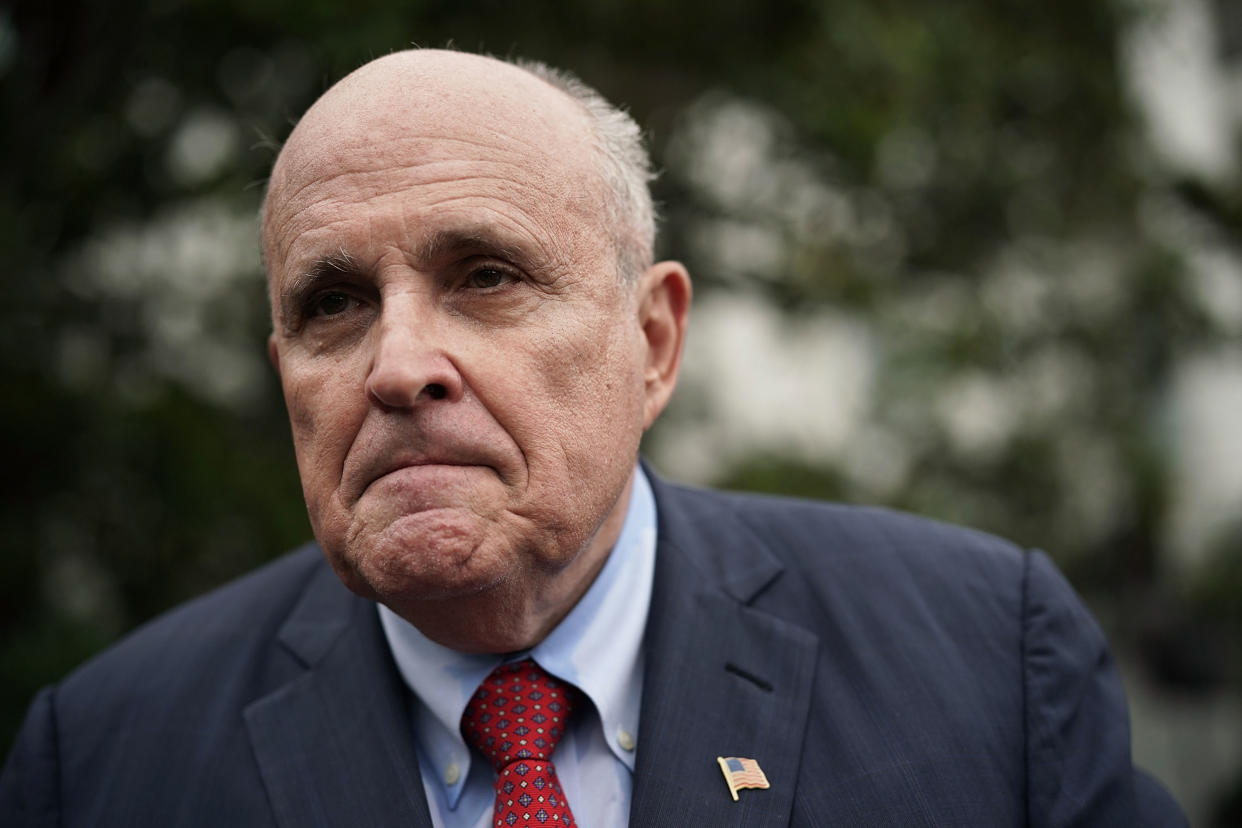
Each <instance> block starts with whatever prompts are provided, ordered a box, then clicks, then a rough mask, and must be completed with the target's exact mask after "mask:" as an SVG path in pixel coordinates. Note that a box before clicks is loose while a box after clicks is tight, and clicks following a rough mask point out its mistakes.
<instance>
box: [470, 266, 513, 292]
mask: <svg viewBox="0 0 1242 828" xmlns="http://www.w3.org/2000/svg"><path fill="white" fill-rule="evenodd" d="M515 279H516V277H515V276H514V275H513V274H512V273H510V272H509V271H507V270H504V269H502V268H499V267H491V266H484V267H476V268H475V269H474V270H472V271H470V274H469V275H468V276H467V277H466V285H467V286H468V287H471V288H474V289H475V290H488V289H489V288H498V287H500V286H501V285H504V284H507V283H508V282H512V281H514V280H515Z"/></svg>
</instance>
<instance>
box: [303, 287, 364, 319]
mask: <svg viewBox="0 0 1242 828" xmlns="http://www.w3.org/2000/svg"><path fill="white" fill-rule="evenodd" d="M357 306H358V300H357V299H355V298H354V297H352V296H350V295H349V294H348V293H343V292H341V291H339V290H330V291H328V292H326V293H321V294H319V295H318V296H316V297H315V298H314V299H312V300H311V306H310V310H311V315H312V316H339V315H341V314H342V313H345V312H346V311H348V310H353V309H354V308H355V307H357Z"/></svg>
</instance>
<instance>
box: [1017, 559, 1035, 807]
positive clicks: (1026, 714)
mask: <svg viewBox="0 0 1242 828" xmlns="http://www.w3.org/2000/svg"><path fill="white" fill-rule="evenodd" d="M1031 557H1032V555H1031V551H1030V550H1029V549H1026V550H1023V554H1022V600H1021V606H1020V607H1019V611H1020V613H1021V615H1020V617H1019V619H1018V621H1019V636H1018V651H1019V656H1020V657H1021V659H1022V782H1023V785H1022V797H1023V803H1022V806H1023V807H1022V811H1023V813H1024V814H1025V822H1026V824H1027V825H1030V824H1031V770H1032V768H1031V764H1032V763H1031V715H1030V704H1031V699H1030V694H1031V687H1030V684H1031V676H1030V669H1029V667H1030V665H1029V662H1028V655H1029V653H1028V646H1027V617H1028V615H1029V613H1030V583H1031Z"/></svg>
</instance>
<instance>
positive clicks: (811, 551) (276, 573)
mask: <svg viewBox="0 0 1242 828" xmlns="http://www.w3.org/2000/svg"><path fill="white" fill-rule="evenodd" d="M653 486H654V488H655V493H656V501H657V504H658V510H659V541H658V546H657V556H656V580H655V592H654V595H653V596H652V605H651V615H650V620H649V623H648V631H647V641H646V647H647V661H646V680H645V685H644V688H643V700H642V720H641V724H640V729H639V737H638V753H637V757H636V759H637V766H636V769H635V775H634V788H633V800H632V807H631V818H630V824H631V825H633V826H678V827H679V828H682V827H683V826H728V825H736V826H786V825H796V826H812V825H814V826H988V827H989V828H995V827H996V826H1010V825H1013V826H1018V825H1031V826H1069V825H1080V826H1112V825H1116V826H1126V828H1130V826H1136V825H1158V826H1166V825H1180V824H1184V819H1183V817H1182V816H1181V813H1180V811H1179V809H1178V808H1177V805H1176V804H1175V803H1174V802H1173V800H1172V799H1171V798H1170V797H1169V795H1168V794H1167V793H1166V792H1165V791H1164V790H1163V789H1162V788H1161V787H1160V786H1159V785H1158V784H1157V783H1155V782H1154V781H1153V780H1152V779H1151V778H1150V777H1148V776H1146V775H1144V774H1143V773H1141V772H1139V771H1136V770H1135V769H1134V768H1133V767H1132V765H1131V760H1130V738H1129V726H1128V722H1127V713H1126V706H1125V700H1124V697H1123V695H1122V690H1121V685H1120V682H1119V680H1118V677H1117V674H1116V672H1115V670H1114V668H1113V665H1112V662H1111V659H1110V657H1109V654H1108V650H1107V646H1106V643H1105V641H1104V638H1103V637H1102V635H1101V634H1100V631H1099V629H1098V628H1097V627H1096V625H1095V623H1094V622H1093V621H1092V619H1091V618H1090V616H1089V615H1088V614H1087V612H1086V611H1085V610H1084V609H1083V607H1082V605H1081V604H1080V603H1079V601H1078V600H1077V598H1076V597H1075V596H1074V594H1073V591H1072V590H1071V589H1070V588H1069V586H1068V585H1067V584H1066V582H1065V581H1064V580H1063V579H1062V578H1061V576H1060V575H1059V574H1058V573H1057V572H1056V570H1055V569H1054V568H1053V566H1052V565H1051V564H1050V563H1049V561H1048V560H1047V559H1046V558H1045V557H1044V556H1043V555H1042V554H1040V553H1038V552H1024V551H1022V550H1019V549H1017V548H1015V547H1013V546H1010V545H1008V544H1006V543H1004V542H1003V541H999V540H997V539H995V538H993V537H990V536H987V535H984V534H981V533H976V532H972V531H968V530H963V529H958V528H953V527H949V526H946V525H942V524H938V523H934V522H930V521H926V520H922V519H919V518H914V517H910V516H905V515H900V514H895V513H892V512H888V511H884V510H879V509H864V508H854V507H844V506H832V505H825V504H817V503H809V502H802V501H792V500H786V499H778V498H760V497H754V496H747V495H733V494H722V493H715V492H706V491H696V490H691V489H683V488H680V487H675V486H670V485H667V484H664V483H662V482H660V481H658V480H653ZM717 756H743V757H749V758H752V759H755V760H757V761H758V762H759V764H760V765H761V766H762V767H763V769H764V771H765V772H766V774H767V777H768V779H769V781H770V782H771V788H770V789H768V790H743V791H741V792H740V793H739V797H740V799H739V801H737V802H734V801H733V800H732V799H731V798H730V796H729V793H728V789H727V787H726V785H725V782H724V779H723V777H722V776H721V772H720V770H719V768H718V766H717V764H716V757H717ZM0 824H3V825H5V826H44V825H47V826H51V825H58V826H67V827H68V826H126V828H134V826H160V828H175V826H229V828H239V827H240V826H280V828H314V826H355V825H356V826H368V828H378V827H379V826H400V827H401V828H411V827H412V826H430V824H431V823H430V818H429V816H428V811H427V804H426V802H425V800H424V797H423V785H422V782H421V780H420V777H419V770H418V762H417V759H416V757H415V751H414V740H413V738H412V732H411V720H410V714H409V692H408V690H407V689H406V688H405V686H404V684H403V683H402V681H401V678H400V677H399V676H398V674H397V671H396V669H395V667H394V665H393V663H392V659H391V656H390V653H389V651H388V647H387V644H386V642H385V640H384V637H383V634H382V631H381V629H380V627H379V624H378V619H377V617H376V612H375V607H374V605H373V604H372V603H370V602H368V601H365V600H363V599H361V598H358V597H356V596H354V595H353V594H352V593H350V592H348V591H347V590H346V589H345V588H344V587H343V586H342V585H341V584H340V582H339V581H338V580H337V578H336V576H335V575H334V574H333V572H332V571H331V570H330V568H329V567H328V566H327V565H326V564H325V563H324V561H323V559H322V556H321V554H320V553H319V551H318V550H317V548H315V547H314V546H310V547H307V548H304V549H302V550H299V551H297V552H295V553H293V554H292V555H289V556H287V557H285V558H283V559H281V560H279V561H277V562H275V563H273V564H271V565H269V566H267V567H265V568H263V569H261V570H259V571H257V572H255V573H253V574H251V575H249V576H247V577H245V578H243V579H241V580H240V581H237V582H235V583H233V584H231V585H229V586H226V587H224V588H222V589H220V590H217V591H216V592H214V593H212V594H209V595H207V596H205V597H203V598H200V599H198V600H196V601H194V602H192V603H190V604H187V605H185V606H183V607H180V608H178V609H176V610H174V611H172V612H171V613H169V614H167V615H165V616H163V617H162V618H160V619H157V620H156V621H154V622H152V623H150V624H148V625H146V626H145V627H144V628H142V629H140V630H139V631H137V632H136V633H134V634H133V635H131V636H129V637H128V638H127V639H125V640H123V641H122V642H120V643H119V644H117V645H116V646H114V647H112V648H111V649H110V650H108V651H107V652H105V653H103V654H102V655H100V656H98V657H96V658H95V659H93V660H92V661H90V662H88V663H87V664H85V665H83V666H82V667H81V668H79V669H78V670H77V671H76V672H74V673H73V674H72V675H70V676H69V677H68V678H66V679H65V680H64V681H63V682H62V683H60V684H59V685H58V686H56V687H52V688H49V689H46V690H44V691H43V692H42V693H40V694H39V696H38V697H37V698H36V699H35V701H34V703H33V705H32V707H31V710H30V713H29V715H28V718H27V720H26V723H25V725H24V726H23V729H22V731H21V733H20V735H19V736H18V739H17V741H16V743H15V745H14V747H13V750H12V752H11V754H10V756H9V758H8V761H7V763H6V765H5V768H4V772H3V776H2V777H0ZM587 828H590V826H587Z"/></svg>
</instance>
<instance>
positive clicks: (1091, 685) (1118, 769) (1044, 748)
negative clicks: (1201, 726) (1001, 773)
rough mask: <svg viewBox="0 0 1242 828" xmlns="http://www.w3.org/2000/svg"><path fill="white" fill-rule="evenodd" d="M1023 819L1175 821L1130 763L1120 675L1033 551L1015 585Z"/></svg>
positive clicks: (1040, 822) (1167, 800)
mask: <svg viewBox="0 0 1242 828" xmlns="http://www.w3.org/2000/svg"><path fill="white" fill-rule="evenodd" d="M1022 611H1023V618H1022V621H1023V625H1022V634H1023V652H1022V657H1023V679H1024V681H1025V695H1026V706H1025V707H1026V710H1025V726H1026V757H1027V823H1028V824H1029V825H1031V826H1039V827H1040V828H1045V826H1046V827H1047V828H1053V826H1055V828H1069V826H1084V828H1085V826H1091V827H1092V828H1095V826H1126V828H1129V826H1160V828H1164V826H1178V825H1185V824H1186V818H1185V816H1184V815H1183V814H1182V812H1181V809H1180V808H1179V807H1178V805H1177V803H1176V802H1175V801H1174V800H1173V797H1172V796H1170V795H1169V793H1168V792H1167V791H1166V790H1164V788H1162V787H1161V786H1160V784H1159V783H1157V782H1156V781H1155V780H1154V779H1152V778H1151V777H1150V776H1148V775H1147V774H1145V773H1143V772H1142V771H1139V770H1137V769H1135V768H1134V766H1133V765H1132V764H1131V760H1130V723H1129V714H1128V712H1127V710H1126V700H1125V694H1124V693H1123V691H1122V687H1121V678H1120V676H1119V675H1118V673H1117V669H1116V665H1115V664H1114V663H1113V660H1112V656H1111V655H1110V653H1109V651H1108V644H1107V642H1106V641H1105V639H1104V635H1103V633H1102V632H1101V631H1100V629H1099V627H1098V626H1097V625H1096V623H1095V620H1094V619H1093V618H1092V617H1091V615H1090V613H1089V612H1088V611H1087V610H1086V608H1085V607H1084V606H1083V605H1082V603H1081V602H1080V601H1079V600H1078V598H1077V596H1076V595H1075V594H1074V591H1073V589H1072V588H1071V587H1070V585H1069V584H1068V583H1067V582H1066V580H1065V579H1064V578H1063V577H1062V576H1061V574H1060V573H1059V572H1058V571H1057V570H1056V567H1055V566H1053V564H1052V562H1051V561H1049V560H1048V558H1047V557H1046V556H1045V555H1043V554H1042V553H1040V552H1031V553H1030V554H1028V555H1027V556H1026V572H1025V582H1024V585H1023V606H1022Z"/></svg>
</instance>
